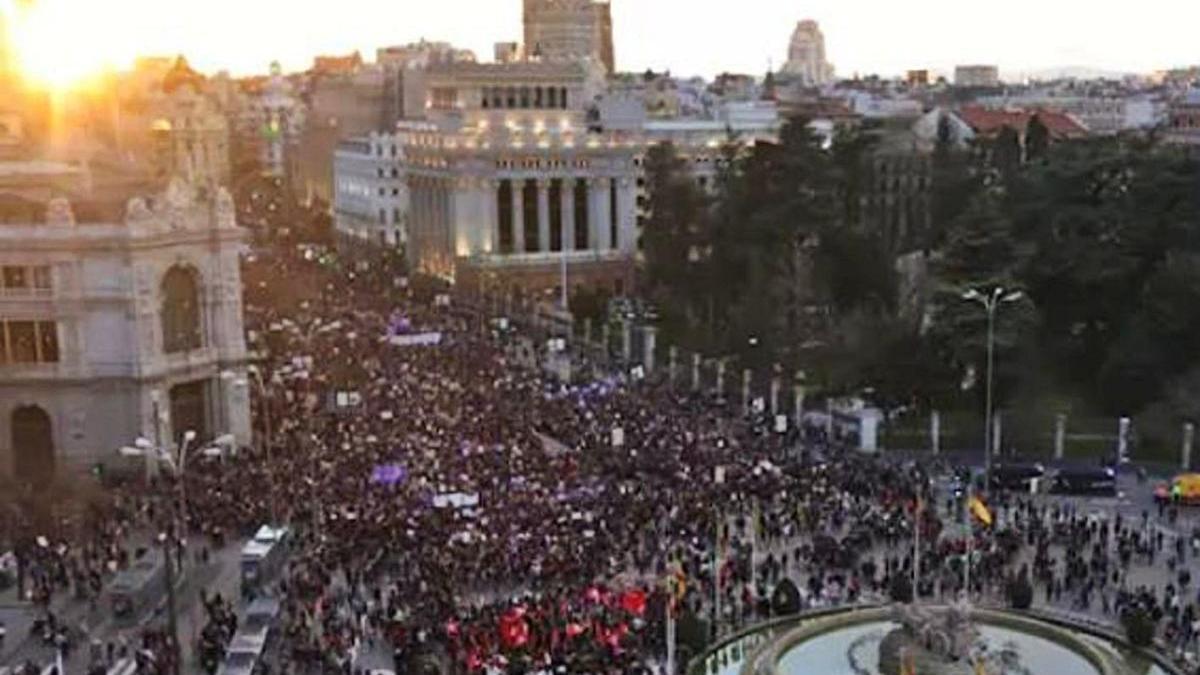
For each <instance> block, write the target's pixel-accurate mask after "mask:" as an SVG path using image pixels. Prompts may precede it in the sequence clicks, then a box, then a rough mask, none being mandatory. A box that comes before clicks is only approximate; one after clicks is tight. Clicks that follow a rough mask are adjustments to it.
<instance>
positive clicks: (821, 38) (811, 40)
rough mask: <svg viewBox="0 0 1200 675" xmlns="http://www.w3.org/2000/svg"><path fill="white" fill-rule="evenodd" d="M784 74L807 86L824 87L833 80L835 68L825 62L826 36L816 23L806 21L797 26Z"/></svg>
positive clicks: (789, 48) (789, 46)
mask: <svg viewBox="0 0 1200 675" xmlns="http://www.w3.org/2000/svg"><path fill="white" fill-rule="evenodd" d="M783 72H784V73H786V74H788V75H792V76H794V77H797V78H799V79H800V81H801V82H803V83H804V84H807V85H822V84H825V83H827V82H829V81H830V80H832V79H833V66H832V65H831V64H830V63H829V62H828V61H826V60H825V34H824V33H822V32H821V27H820V26H819V25H817V22H816V21H813V20H812V19H805V20H804V21H801V22H800V23H798V24H796V30H795V31H794V32H793V33H792V41H791V42H790V43H789V45H788V60H787V64H785V65H784V67H783Z"/></svg>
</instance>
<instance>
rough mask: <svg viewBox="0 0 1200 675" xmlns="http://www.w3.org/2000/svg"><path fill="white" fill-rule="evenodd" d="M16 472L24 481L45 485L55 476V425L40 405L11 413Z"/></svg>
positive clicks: (21, 480)
mask: <svg viewBox="0 0 1200 675" xmlns="http://www.w3.org/2000/svg"><path fill="white" fill-rule="evenodd" d="M11 429H12V449H13V460H14V461H13V475H14V476H16V478H17V480H18V481H20V482H22V483H28V484H31V485H33V486H35V487H45V486H47V485H49V484H50V483H51V482H52V481H53V480H54V428H53V426H52V425H51V423H50V415H48V414H46V411H45V410H42V409H41V408H39V407H37V406H24V407H21V408H17V409H16V410H14V411H13V414H12V427H11Z"/></svg>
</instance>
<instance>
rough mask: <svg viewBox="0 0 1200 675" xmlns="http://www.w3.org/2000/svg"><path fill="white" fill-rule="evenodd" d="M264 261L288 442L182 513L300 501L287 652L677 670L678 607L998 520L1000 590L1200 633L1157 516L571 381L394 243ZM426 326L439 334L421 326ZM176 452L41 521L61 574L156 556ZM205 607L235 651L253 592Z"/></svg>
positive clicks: (272, 395)
mask: <svg viewBox="0 0 1200 675" xmlns="http://www.w3.org/2000/svg"><path fill="white" fill-rule="evenodd" d="M244 278H245V284H246V292H245V300H246V317H247V330H248V335H249V336H250V341H251V343H252V346H253V347H254V348H255V349H256V350H257V351H259V353H262V354H264V355H266V360H265V361H264V362H262V363H259V364H256V366H255V367H256V369H257V370H256V371H255V372H254V373H253V374H252V375H253V377H252V378H249V379H251V380H253V382H254V386H253V392H254V394H255V395H254V396H253V397H252V399H253V406H254V419H255V420H256V424H257V426H258V428H257V430H256V431H257V434H256V435H257V437H258V438H259V439H260V442H259V443H256V445H255V447H252V448H245V449H242V450H241V451H240V452H238V453H237V454H234V455H230V456H224V457H207V458H198V459H197V460H196V462H195V463H194V464H193V465H192V466H191V467H190V468H189V470H188V472H187V473H186V474H185V476H184V477H183V480H185V481H186V486H185V487H186V492H187V495H188V499H187V502H186V504H187V512H186V513H185V514H183V518H182V519H181V520H182V521H183V522H184V523H185V527H186V532H185V533H184V536H189V537H193V538H196V539H199V540H204V541H206V542H209V544H214V545H215V544H219V543H220V542H221V541H222V540H224V539H225V538H226V537H229V538H230V539H231V540H241V539H244V538H246V537H248V536H250V535H251V534H253V532H254V531H255V530H256V529H257V528H258V527H259V526H261V525H262V524H264V523H269V522H271V521H272V520H277V521H279V522H286V523H289V524H290V525H291V529H292V531H293V540H292V555H291V557H290V560H289V562H288V565H287V568H286V571H285V573H284V574H283V575H282V578H281V579H279V581H278V584H277V587H276V588H275V589H274V591H275V592H277V593H278V594H279V596H280V597H281V598H282V599H283V601H284V609H283V612H282V625H281V627H280V634H281V636H282V647H281V649H280V650H279V654H278V656H277V657H276V663H275V666H274V667H273V669H272V672H286V673H320V672H342V673H354V672H355V671H356V669H357V668H358V667H359V664H360V663H362V662H363V661H364V660H365V659H367V656H368V655H369V654H371V653H386V654H388V655H390V656H393V657H394V658H395V659H396V662H397V664H398V665H400V668H399V670H400V671H401V672H404V671H405V669H406V667H407V670H408V672H418V670H417V669H419V667H420V664H421V663H424V662H430V661H432V662H439V661H440V662H444V663H449V664H451V665H452V668H453V669H454V670H456V671H458V672H464V673H467V672H488V673H493V672H495V673H503V672H512V673H540V672H547V673H548V672H572V673H577V672H587V673H643V672H646V673H649V672H655V673H657V672H662V670H663V667H664V659H665V654H666V652H667V649H666V645H665V634H666V631H665V630H664V629H663V623H664V621H666V617H667V615H668V613H670V614H671V616H673V617H675V618H676V619H677V620H679V621H680V622H685V623H686V622H687V621H689V620H694V619H695V618H698V617H699V618H704V619H706V620H708V621H709V623H710V625H711V624H713V623H715V624H718V625H720V626H722V627H724V628H725V629H730V628H733V627H735V626H738V625H742V624H745V623H747V622H750V621H754V620H757V619H759V618H763V617H765V616H768V615H770V614H772V613H773V612H776V611H781V608H780V607H779V603H778V602H777V601H776V600H775V599H774V598H775V597H776V595H777V593H776V591H778V590H779V588H780V587H781V586H783V585H784V582H790V583H791V585H792V586H794V587H795V589H796V590H795V593H796V596H797V597H796V601H795V602H794V603H790V605H789V606H788V607H787V609H789V610H791V611H794V610H795V609H797V608H807V607H822V606H829V605H834V604H842V603H849V602H859V601H872V600H881V599H885V598H888V597H895V596H896V593H897V592H896V588H897V586H898V585H901V581H902V580H908V579H911V578H912V576H913V567H914V565H917V564H918V562H917V560H916V559H915V557H914V555H913V548H912V542H913V539H914V536H913V535H914V529H913V528H914V527H919V528H920V539H921V540H922V541H924V546H923V548H922V551H921V561H920V563H919V564H920V565H921V570H922V574H920V575H918V577H919V582H918V584H917V587H916V588H915V589H912V590H914V591H915V592H916V593H917V594H919V595H922V596H924V597H938V596H941V597H950V596H953V595H954V594H956V593H958V592H960V591H961V590H962V579H963V575H962V574H961V573H960V569H961V568H960V566H961V564H962V562H961V559H962V554H963V553H964V551H965V550H966V549H968V548H972V549H974V550H975V551H976V555H977V559H976V561H975V563H974V568H975V570H976V571H975V572H973V574H974V576H973V577H972V585H973V591H974V593H976V594H977V595H978V596H979V597H989V596H990V597H995V598H999V599H1000V601H1003V598H1002V596H1003V594H1004V593H1005V590H1004V589H1006V588H1007V587H1009V586H1010V585H1011V582H1012V579H1013V578H1015V577H1021V576H1023V577H1024V578H1029V579H1031V582H1032V583H1036V584H1038V585H1039V587H1040V589H1042V590H1043V595H1044V597H1045V598H1046V599H1047V600H1049V601H1056V599H1057V598H1058V597H1060V596H1061V595H1062V594H1066V595H1067V596H1069V597H1071V598H1074V599H1075V601H1076V602H1077V603H1078V605H1079V607H1080V609H1083V610H1086V609H1088V608H1089V607H1091V605H1092V603H1094V602H1097V601H1098V602H1100V603H1102V604H1103V606H1104V608H1105V610H1106V611H1109V612H1112V613H1113V614H1114V615H1119V614H1120V613H1122V612H1124V611H1126V610H1127V609H1128V608H1129V607H1134V606H1137V607H1140V608H1144V609H1146V610H1147V611H1152V612H1155V613H1157V614H1156V617H1157V618H1160V619H1161V622H1160V625H1161V626H1162V634H1163V635H1164V636H1165V637H1166V638H1167V639H1169V640H1170V641H1171V644H1172V646H1176V647H1179V648H1181V649H1182V648H1188V647H1194V644H1195V643H1194V641H1195V639H1196V634H1197V632H1198V631H1197V628H1196V626H1194V625H1193V623H1192V622H1193V621H1195V619H1196V616H1195V614H1196V612H1195V609H1194V605H1195V604H1196V603H1195V602H1193V601H1192V599H1191V598H1189V597H1187V593H1189V592H1190V591H1191V588H1190V585H1189V584H1190V577H1188V578H1186V580H1185V578H1184V576H1183V575H1184V573H1185V570H1184V569H1183V567H1181V568H1180V570H1181V571H1180V579H1179V583H1178V584H1177V585H1175V586H1172V587H1170V588H1169V589H1151V588H1149V587H1146V588H1136V587H1131V586H1130V584H1129V583H1128V582H1127V579H1126V578H1125V576H1124V573H1123V570H1127V569H1128V568H1129V566H1130V565H1131V563H1132V562H1133V558H1134V557H1135V556H1146V555H1148V556H1150V560H1151V561H1153V560H1154V556H1155V555H1156V552H1160V551H1161V549H1162V547H1163V542H1162V541H1161V539H1158V540H1157V541H1156V540H1155V538H1154V537H1153V536H1152V535H1151V534H1149V532H1150V531H1151V530H1150V528H1148V527H1145V524H1144V523H1129V522H1125V523H1123V522H1120V521H1119V520H1117V521H1115V522H1112V521H1108V520H1105V521H1098V520H1096V519H1090V518H1089V517H1087V516H1083V515H1080V514H1077V513H1073V512H1067V511H1051V510H1049V508H1048V507H1045V506H1038V505H1036V504H1034V503H1033V502H1031V501H1020V500H1014V501H1012V502H1004V501H999V500H998V501H997V502H996V503H995V504H994V506H993V508H994V509H995V510H996V513H997V520H998V523H1003V525H1002V526H1000V525H998V526H997V527H994V528H992V529H990V530H989V529H987V528H982V527H981V528H975V529H971V528H964V527H955V523H953V522H952V521H953V520H954V519H955V517H956V515H957V514H953V513H947V512H944V511H942V510H939V509H938V508H935V507H934V505H936V504H938V503H939V501H938V495H937V494H936V493H935V490H934V488H933V483H932V481H931V480H930V478H931V475H932V474H933V472H934V469H935V467H933V466H930V465H925V464H921V463H917V462H900V461H893V460H889V459H886V458H884V459H881V458H875V457H866V456H860V455H856V454H850V453H845V452H842V451H840V449H839V448H838V447H836V444H835V443H833V442H831V440H830V439H827V438H824V436H823V435H822V433H821V431H820V430H817V429H807V430H796V429H790V430H789V431H787V432H785V433H777V432H776V430H775V428H774V425H773V424H771V422H772V420H768V419H766V418H765V417H760V416H757V415H753V414H751V415H746V414H741V413H739V412H731V410H730V408H729V407H728V406H726V405H724V403H723V402H720V401H717V400H714V399H713V398H712V397H710V396H708V395H706V394H704V393H694V392H692V391H690V389H686V388H684V387H682V386H681V387H675V386H672V384H671V383H669V382H666V381H658V380H650V381H631V380H629V379H627V378H626V377H624V376H623V375H622V374H621V372H620V369H610V368H606V367H603V364H602V363H600V362H599V361H597V362H593V361H592V360H590V359H582V360H576V362H575V365H576V366H577V370H578V371H579V372H577V373H576V374H575V375H576V377H574V378H573V379H572V382H571V383H564V382H560V381H558V380H557V379H555V378H553V377H550V376H548V375H546V374H545V373H543V372H542V371H540V370H539V369H537V368H531V367H529V366H528V364H527V363H526V359H525V358H524V355H526V354H528V353H529V352H530V351H531V350H532V351H534V352H536V351H537V350H538V347H537V345H538V344H539V341H538V340H537V339H535V338H531V337H530V334H529V333H526V332H524V331H523V330H521V329H520V327H519V326H501V325H497V324H495V323H494V322H491V321H489V319H491V318H493V317H489V316H487V315H485V314H483V313H482V312H476V311H474V310H473V309H472V308H470V307H460V306H457V305H455V304H453V303H451V304H450V305H446V304H445V303H442V302H434V301H433V295H432V293H431V292H424V291H422V290H418V289H415V288H412V287H411V286H410V285H409V284H408V283H407V280H405V279H402V278H400V277H398V276H396V275H395V274H393V273H391V272H389V271H386V270H381V269H379V268H368V267H359V266H356V267H353V268H346V267H341V266H338V265H337V264H329V262H328V260H327V259H326V258H323V257H320V256H312V255H301V254H300V252H299V251H277V252H274V253H269V254H268V253H263V254H260V255H258V256H257V257H256V259H255V260H254V261H252V262H250V263H248V265H247V268H246V270H245V273H244ZM415 335H422V336H431V337H430V339H428V340H422V341H415V340H405V339H400V340H397V339H394V338H397V337H401V336H415ZM435 335H436V337H432V336H435ZM414 343H417V344H414ZM600 361H606V359H602V360H600ZM174 480H175V478H173V477H171V476H170V475H169V474H168V475H164V476H163V477H162V478H161V479H159V481H157V482H156V483H153V484H151V485H148V486H147V485H131V486H127V487H124V488H121V489H120V490H119V491H117V492H116V493H115V496H112V497H110V498H109V499H108V501H107V502H106V503H105V504H104V506H103V507H98V508H102V509H103V511H102V513H98V514H92V520H93V521H94V522H97V523H102V524H103V525H102V526H101V527H98V528H89V529H88V536H86V537H84V538H82V539H75V540H74V543H73V542H72V541H71V540H70V539H69V538H68V537H67V536H66V535H64V536H63V537H62V540H61V541H58V540H55V541H46V542H45V543H44V544H45V545H35V546H33V547H32V549H30V551H29V554H28V555H26V557H25V561H24V562H25V565H26V570H27V571H28V574H29V577H30V579H31V580H32V581H33V584H32V587H33V588H34V589H36V592H37V594H38V595H37V596H36V597H37V599H38V600H39V601H40V602H43V603H47V604H48V603H49V600H50V598H51V597H52V595H53V594H54V593H56V592H68V591H69V592H83V593H86V594H88V597H94V596H95V594H96V593H98V590H99V588H100V587H101V585H102V583H103V580H104V579H106V578H107V577H108V576H109V575H111V573H112V572H114V571H116V570H118V569H121V568H123V567H124V566H126V565H128V562H129V561H128V558H127V555H126V554H125V553H124V551H126V550H127V549H128V545H127V544H128V539H129V538H130V536H131V533H132V532H134V531H138V530H139V529H146V528H158V529H164V528H165V529H169V528H170V527H171V523H172V522H174V519H173V518H172V517H171V516H170V515H169V514H168V511H169V509H170V508H171V506H170V505H173V504H174V503H175V502H174V501H173V499H174V497H173V496H174V494H175V491H176V487H177V486H176V485H175V484H174V483H173V481H174ZM949 511H951V512H953V511H954V509H950V510H949ZM958 517H959V518H960V519H961V520H962V521H963V522H965V523H969V522H970V516H969V515H966V516H962V515H958ZM954 532H958V534H955V533H954ZM966 532H974V533H975V534H974V535H972V536H975V537H977V538H976V539H975V540H973V541H972V542H971V544H972V546H970V547H968V546H967V545H966V540H965V537H966V536H967V535H966V534H965V533H966ZM1063 551H1065V552H1066V553H1063ZM1184 554H1185V552H1184V551H1182V550H1181V551H1179V552H1178V554H1177V555H1176V556H1174V558H1175V560H1176V562H1177V563H1178V562H1180V561H1181V560H1182V559H1183V556H1184ZM910 592H911V591H910ZM1097 599H1098V600H1097ZM1195 600H1196V601H1197V602H1200V597H1197V598H1195ZM785 604H787V603H785ZM205 610H206V617H207V619H206V624H205V626H204V628H203V629H202V631H201V640H200V650H199V651H200V652H201V654H202V656H203V658H202V661H203V664H204V666H205V667H206V669H207V670H208V671H209V672H211V671H213V670H214V669H215V667H216V664H217V663H219V661H220V655H221V651H222V649H223V648H224V646H225V645H226V644H228V641H229V639H230V636H231V635H232V633H233V632H234V631H235V630H236V626H237V620H236V609H235V607H234V605H233V603H230V602H227V601H225V600H223V599H219V598H214V599H211V600H210V601H207V602H205ZM710 632H711V628H710ZM143 638H144V639H143V643H144V644H143V645H142V647H143V649H142V650H141V651H140V652H139V653H141V652H147V653H149V654H151V655H156V654H163V652H164V645H165V642H164V641H163V640H162V639H161V636H157V635H147V636H143ZM686 647H687V645H681V653H680V654H679V655H678V659H677V662H682V660H683V658H684V657H685V656H686V653H687V649H686ZM166 651H169V650H166ZM168 666H169V664H168V662H167V657H165V656H163V657H162V658H157V659H155V658H151V659H149V663H148V664H147V669H148V672H150V670H149V669H152V668H157V669H158V671H159V672H166V670H165V669H166V668H167V667H168Z"/></svg>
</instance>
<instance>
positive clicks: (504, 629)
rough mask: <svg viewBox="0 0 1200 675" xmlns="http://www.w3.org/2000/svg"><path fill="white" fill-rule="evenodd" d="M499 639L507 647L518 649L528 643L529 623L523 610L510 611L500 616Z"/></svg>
mask: <svg viewBox="0 0 1200 675" xmlns="http://www.w3.org/2000/svg"><path fill="white" fill-rule="evenodd" d="M500 640H501V641H502V642H503V643H504V646H505V647H507V648H509V649H518V648H520V647H524V646H525V645H526V644H528V643H529V624H528V623H527V622H526V621H525V618H524V612H519V613H518V612H516V611H511V612H509V613H508V614H505V615H504V616H502V617H500Z"/></svg>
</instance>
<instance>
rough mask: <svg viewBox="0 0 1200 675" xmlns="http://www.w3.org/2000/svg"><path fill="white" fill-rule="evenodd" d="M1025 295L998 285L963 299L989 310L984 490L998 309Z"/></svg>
mask: <svg viewBox="0 0 1200 675" xmlns="http://www.w3.org/2000/svg"><path fill="white" fill-rule="evenodd" d="M1023 297H1025V294H1024V293H1022V292H1021V291H1006V290H1005V289H1004V288H1002V287H1000V286H997V287H996V288H994V289H992V290H991V291H990V292H988V293H984V292H981V291H978V290H975V289H971V290H969V291H967V292H966V293H963V295H962V298H963V300H967V301H973V302H978V303H979V304H981V305H983V308H984V310H986V311H987V319H988V330H987V393H986V395H985V398H986V401H987V402H986V403H985V405H984V410H983V476H984V478H983V481H984V483H983V485H984V490H989V489H991V487H992V368H993V364H994V362H995V352H996V310H997V309H998V308H999V307H1000V305H1001V304H1003V303H1009V302H1016V301H1018V300H1020V299H1021V298H1023Z"/></svg>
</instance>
